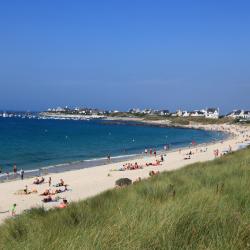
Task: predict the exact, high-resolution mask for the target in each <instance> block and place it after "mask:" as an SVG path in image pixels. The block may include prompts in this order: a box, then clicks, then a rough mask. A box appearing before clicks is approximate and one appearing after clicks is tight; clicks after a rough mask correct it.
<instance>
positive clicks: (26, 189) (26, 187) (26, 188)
mask: <svg viewBox="0 0 250 250" xmlns="http://www.w3.org/2000/svg"><path fill="white" fill-rule="evenodd" d="M23 191H24V193H25V194H28V186H27V185H26V186H25V188H24V190H23Z"/></svg>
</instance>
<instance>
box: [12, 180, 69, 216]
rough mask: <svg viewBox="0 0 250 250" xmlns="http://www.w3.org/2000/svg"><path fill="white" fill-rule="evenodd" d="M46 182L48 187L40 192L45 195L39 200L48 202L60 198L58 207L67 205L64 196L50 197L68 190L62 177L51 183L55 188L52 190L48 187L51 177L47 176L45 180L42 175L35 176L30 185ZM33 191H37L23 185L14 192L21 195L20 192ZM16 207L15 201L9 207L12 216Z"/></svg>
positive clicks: (29, 192)
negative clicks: (39, 176) (53, 183)
mask: <svg viewBox="0 0 250 250" xmlns="http://www.w3.org/2000/svg"><path fill="white" fill-rule="evenodd" d="M46 183H48V185H49V188H46V189H45V191H44V192H42V193H41V194H40V196H45V197H44V198H43V199H42V200H41V201H42V202H43V203H48V202H57V201H59V200H60V199H62V202H61V203H60V204H59V205H58V208H65V207H67V205H68V201H67V199H66V198H60V197H59V196H56V197H52V196H55V195H57V194H61V193H64V192H67V191H69V190H68V184H65V182H64V180H63V179H60V181H59V182H58V183H56V184H55V185H53V187H55V188H56V189H54V190H52V189H51V188H50V187H51V185H52V179H51V177H49V178H48V181H47V182H46V181H45V178H44V177H41V178H38V177H36V178H35V179H34V181H33V182H32V185H36V186H37V185H44V184H46ZM58 187H60V188H58ZM61 187H62V188H61ZM35 193H38V191H37V189H31V190H29V189H28V185H25V187H24V189H22V190H18V191H17V192H16V193H15V194H17V195H22V194H24V195H29V194H35ZM16 207H17V204H16V203H15V204H13V206H12V208H11V209H10V212H11V215H12V216H15V215H16Z"/></svg>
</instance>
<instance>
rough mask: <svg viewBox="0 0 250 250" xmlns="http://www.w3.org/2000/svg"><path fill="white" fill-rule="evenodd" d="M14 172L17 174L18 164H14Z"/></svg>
mask: <svg viewBox="0 0 250 250" xmlns="http://www.w3.org/2000/svg"><path fill="white" fill-rule="evenodd" d="M13 172H14V175H16V174H17V167H16V164H14V166H13Z"/></svg>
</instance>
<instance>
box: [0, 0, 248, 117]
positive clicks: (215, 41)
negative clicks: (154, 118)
mask: <svg viewBox="0 0 250 250" xmlns="http://www.w3.org/2000/svg"><path fill="white" fill-rule="evenodd" d="M249 13H250V1H241V0H238V1H236V0H235V1H230V0H227V1H226V0H225V1H224V0H219V1H218V0H217V1H213V0H207V1H205V0H204V1H198V0H197V1H191V0H190V1H186V0H183V1H180V0H176V1H167V0H165V1H160V0H113V1H112V0H107V1H103V0H102V1H101V0H100V1H97V0H92V1H74V0H72V1H64V0H53V1H51V0H43V1H33V0H32V1H31V0H30V1H28V0H22V1H20V0H16V1H12V0H5V1H4V0H2V1H1V2H0V72H1V73H0V87H1V88H0V100H1V101H0V109H22V110H43V109H47V108H48V107H51V106H65V105H69V106H89V107H99V108H104V109H110V108H111V109H121V110H126V109H128V108H129V107H140V108H144V107H153V108H168V109H171V110H176V109H178V108H185V109H194V108H202V107H207V106H214V107H220V108H221V110H222V111H224V112H227V111H229V110H231V109H234V108H244V109H250V15H249Z"/></svg>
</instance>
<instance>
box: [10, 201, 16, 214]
mask: <svg viewBox="0 0 250 250" xmlns="http://www.w3.org/2000/svg"><path fill="white" fill-rule="evenodd" d="M16 206H17V205H16V203H14V204H13V206H12V208H11V215H12V216H15V215H16Z"/></svg>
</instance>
